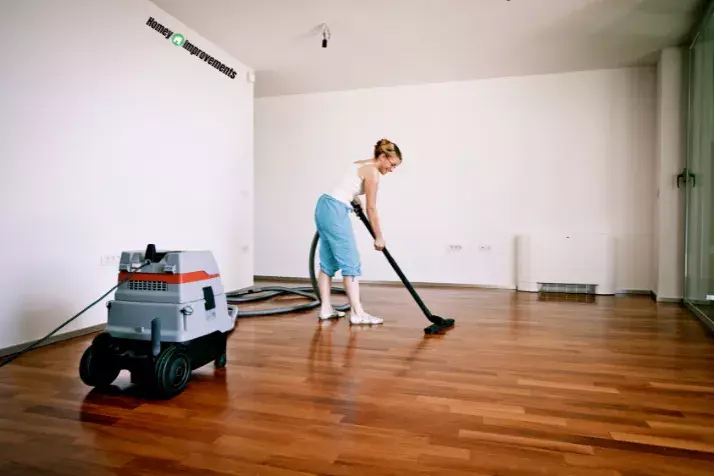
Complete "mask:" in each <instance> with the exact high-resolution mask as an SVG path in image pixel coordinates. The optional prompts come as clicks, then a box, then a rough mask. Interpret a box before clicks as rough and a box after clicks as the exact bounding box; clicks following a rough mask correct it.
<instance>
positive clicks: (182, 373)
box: [154, 345, 191, 399]
mask: <svg viewBox="0 0 714 476" xmlns="http://www.w3.org/2000/svg"><path fill="white" fill-rule="evenodd" d="M190 377H191V361H190V359H189V356H188V353H187V352H186V350H184V349H183V347H181V346H179V345H172V346H170V347H167V348H166V349H165V350H163V351H162V352H161V354H159V357H158V358H157V359H156V363H155V364H154V378H155V389H156V396H157V397H158V398H164V399H168V398H172V397H175V396H176V395H178V394H179V393H181V392H183V391H184V389H185V388H186V385H188V380H189V378H190Z"/></svg>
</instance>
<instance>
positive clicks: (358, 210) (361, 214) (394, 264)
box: [352, 200, 437, 323]
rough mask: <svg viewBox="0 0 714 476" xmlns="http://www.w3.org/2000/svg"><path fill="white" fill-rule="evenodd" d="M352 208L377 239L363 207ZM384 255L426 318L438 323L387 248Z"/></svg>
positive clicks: (383, 250) (355, 205) (357, 205)
mask: <svg viewBox="0 0 714 476" xmlns="http://www.w3.org/2000/svg"><path fill="white" fill-rule="evenodd" d="M352 208H353V209H354V211H355V213H356V214H357V216H358V217H359V218H360V220H362V223H364V225H365V226H366V227H367V230H368V231H369V234H370V235H372V238H375V239H376V238H377V236H376V235H375V233H374V229H372V224H371V223H370V222H369V220H368V219H367V217H366V216H365V214H364V212H363V211H362V206H361V205H360V204H359V202H357V201H356V200H353V201H352ZM382 253H384V256H386V257H387V261H389V264H391V265H392V268H394V271H395V272H396V273H397V274H398V275H399V279H401V280H402V283H404V286H406V287H407V289H408V290H409V293H410V294H411V295H412V297H413V298H414V300H415V301H416V302H417V304H418V305H419V307H420V308H421V310H422V312H423V313H424V315H425V316H426V318H427V319H429V320H430V321H431V322H433V323H437V319H436V318H434V316H432V314H431V311H429V308H427V307H426V304H424V301H422V300H421V298H420V297H419V295H418V294H417V292H416V291H415V290H414V288H413V287H412V285H411V283H410V282H409V280H408V279H407V277H406V276H405V275H404V273H402V270H401V269H400V268H399V265H397V262H396V261H394V258H392V255H391V254H390V253H389V251H388V250H387V248H386V247H385V248H384V249H382Z"/></svg>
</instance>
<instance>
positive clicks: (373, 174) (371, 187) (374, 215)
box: [364, 167, 385, 251]
mask: <svg viewBox="0 0 714 476" xmlns="http://www.w3.org/2000/svg"><path fill="white" fill-rule="evenodd" d="M365 168H366V169H367V170H366V172H365V177H364V194H365V195H366V196H367V218H369V223H370V225H372V229H373V230H374V235H375V239H374V247H375V248H376V249H378V250H380V251H381V250H382V249H384V246H385V245H384V237H383V236H382V227H381V226H380V224H379V213H378V212H377V189H378V187H379V171H378V170H377V169H376V168H374V167H365Z"/></svg>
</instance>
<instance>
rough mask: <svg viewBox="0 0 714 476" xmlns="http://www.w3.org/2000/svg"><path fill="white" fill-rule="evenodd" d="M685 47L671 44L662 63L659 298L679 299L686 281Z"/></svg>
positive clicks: (659, 86) (657, 244) (657, 232)
mask: <svg viewBox="0 0 714 476" xmlns="http://www.w3.org/2000/svg"><path fill="white" fill-rule="evenodd" d="M683 73H684V51H683V50H682V49H680V48H667V49H665V50H663V51H662V52H661V53H660V58H659V62H658V64H657V79H658V81H657V91H658V98H659V101H658V108H657V162H656V168H655V170H656V177H655V179H656V183H657V195H656V199H655V211H656V216H655V261H654V262H655V271H656V272H655V276H656V282H655V283H654V288H653V291H654V293H655V294H656V295H657V299H658V300H679V299H682V296H683V292H684V291H683V285H684V215H685V211H684V201H685V195H684V193H685V185H684V183H682V184H681V188H677V182H676V176H677V174H679V173H680V172H681V171H682V168H683V167H684V165H685V152H686V149H685V144H686V95H685V93H686V83H685V82H684V79H686V78H685V77H684V76H683Z"/></svg>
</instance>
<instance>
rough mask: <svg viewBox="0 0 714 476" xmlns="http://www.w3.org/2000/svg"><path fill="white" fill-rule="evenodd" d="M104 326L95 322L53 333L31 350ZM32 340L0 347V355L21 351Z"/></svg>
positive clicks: (4, 355)
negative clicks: (88, 325) (53, 334)
mask: <svg viewBox="0 0 714 476" xmlns="http://www.w3.org/2000/svg"><path fill="white" fill-rule="evenodd" d="M105 327H106V324H97V325H96V326H90V327H85V328H83V329H77V330H75V331H70V332H67V333H64V334H60V335H55V336H52V337H50V338H49V339H47V340H46V341H44V342H43V343H42V344H40V345H39V346H37V347H35V349H33V350H36V349H39V348H40V347H45V346H46V345H50V344H56V343H57V342H62V341H65V340H69V339H74V338H75V337H81V336H84V335H87V334H93V333H95V332H98V331H101V330H104V328H105ZM33 342H35V341H34V340H33V341H30V342H25V343H24V344H17V345H13V346H10V347H5V348H4V349H0V357H7V356H9V355H12V354H16V353H18V352H20V351H22V349H25V348H26V347H28V346H30V345H32V343H33Z"/></svg>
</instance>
